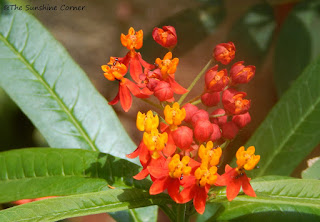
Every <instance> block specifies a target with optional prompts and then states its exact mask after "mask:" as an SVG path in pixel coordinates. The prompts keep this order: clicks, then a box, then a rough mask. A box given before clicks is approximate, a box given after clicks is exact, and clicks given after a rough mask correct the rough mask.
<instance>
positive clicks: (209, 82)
mask: <svg viewBox="0 0 320 222" xmlns="http://www.w3.org/2000/svg"><path fill="white" fill-rule="evenodd" d="M227 75H228V74H227V70H226V69H223V70H221V71H219V72H218V65H215V66H214V67H212V68H211V69H209V70H208V71H207V72H206V74H205V84H206V90H207V91H208V92H220V91H222V90H223V89H224V88H225V87H226V86H227V85H228V84H229V77H228V76H227Z"/></svg>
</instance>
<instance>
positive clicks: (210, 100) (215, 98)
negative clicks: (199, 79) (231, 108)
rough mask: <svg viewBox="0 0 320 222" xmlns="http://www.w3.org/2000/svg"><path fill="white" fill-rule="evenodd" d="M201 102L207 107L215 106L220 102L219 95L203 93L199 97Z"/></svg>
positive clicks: (216, 93) (217, 93)
mask: <svg viewBox="0 0 320 222" xmlns="http://www.w3.org/2000/svg"><path fill="white" fill-rule="evenodd" d="M201 102H202V103H203V104H204V105H205V106H208V107H212V106H216V105H218V103H219V102H220V93H219V92H214V93H204V94H203V95H202V96H201Z"/></svg>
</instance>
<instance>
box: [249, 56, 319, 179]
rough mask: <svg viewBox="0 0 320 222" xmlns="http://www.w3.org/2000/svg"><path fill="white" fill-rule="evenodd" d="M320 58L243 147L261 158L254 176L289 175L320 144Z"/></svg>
mask: <svg viewBox="0 0 320 222" xmlns="http://www.w3.org/2000/svg"><path fill="white" fill-rule="evenodd" d="M319 72H320V58H318V59H317V60H316V61H314V62H313V63H312V64H311V65H310V66H308V68H307V69H306V70H305V71H304V72H303V74H302V75H301V76H300V77H299V78H298V79H297V80H296V81H295V82H294V84H293V85H292V86H291V88H290V89H289V90H288V91H287V92H286V93H285V94H284V95H283V96H282V97H281V99H280V101H279V102H278V103H277V104H276V105H275V106H274V108H273V109H272V110H271V112H270V113H269V114H268V116H267V118H266V119H265V120H264V122H263V123H262V124H261V125H260V127H259V128H258V129H257V130H256V131H255V133H254V134H253V136H252V137H251V138H250V140H249V141H248V142H247V143H246V147H248V146H255V147H256V154H259V155H260V156H261V159H260V162H259V167H260V168H259V169H257V170H253V173H254V174H256V175H259V176H261V175H268V174H274V175H290V174H291V173H292V171H293V170H294V169H295V167H296V166H298V164H299V163H300V162H301V161H302V160H303V159H304V158H305V156H306V155H307V154H308V153H309V152H310V151H312V149H313V148H314V147H315V146H316V145H317V144H319V142H320V127H319V126H320V119H319V117H320V87H319V85H320V75H319Z"/></svg>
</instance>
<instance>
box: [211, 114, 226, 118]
mask: <svg viewBox="0 0 320 222" xmlns="http://www.w3.org/2000/svg"><path fill="white" fill-rule="evenodd" d="M225 115H226V114H216V115H211V116H210V117H213V118H217V117H221V116H225Z"/></svg>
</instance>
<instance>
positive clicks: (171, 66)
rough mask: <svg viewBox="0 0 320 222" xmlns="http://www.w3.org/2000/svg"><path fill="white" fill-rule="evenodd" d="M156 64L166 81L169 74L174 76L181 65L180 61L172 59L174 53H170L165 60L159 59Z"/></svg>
mask: <svg viewBox="0 0 320 222" xmlns="http://www.w3.org/2000/svg"><path fill="white" fill-rule="evenodd" d="M155 63H156V64H157V65H158V66H159V68H160V71H161V74H162V77H163V78H164V79H166V78H167V77H168V75H169V74H174V73H175V72H176V70H177V66H178V64H179V59H178V58H174V59H172V53H171V52H168V53H167V54H166V55H165V56H164V57H163V59H162V60H161V59H160V58H157V59H156V61H155Z"/></svg>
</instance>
